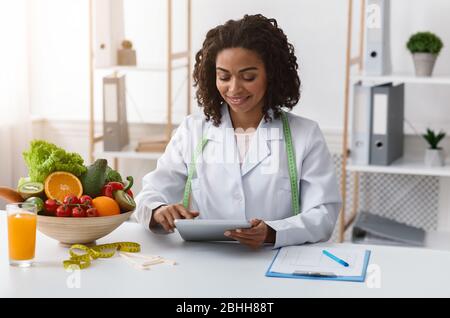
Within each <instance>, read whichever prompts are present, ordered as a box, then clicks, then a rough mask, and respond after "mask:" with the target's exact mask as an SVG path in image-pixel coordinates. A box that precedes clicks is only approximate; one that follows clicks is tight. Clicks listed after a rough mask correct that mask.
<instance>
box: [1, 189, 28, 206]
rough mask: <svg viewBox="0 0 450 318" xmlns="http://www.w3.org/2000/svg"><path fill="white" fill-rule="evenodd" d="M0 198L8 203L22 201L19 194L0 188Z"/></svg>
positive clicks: (12, 190)
mask: <svg viewBox="0 0 450 318" xmlns="http://www.w3.org/2000/svg"><path fill="white" fill-rule="evenodd" d="M0 198H1V199H4V200H5V201H7V202H10V203H14V202H23V201H24V200H23V198H22V196H21V195H20V194H19V192H17V191H16V190H14V189H12V188H8V187H0Z"/></svg>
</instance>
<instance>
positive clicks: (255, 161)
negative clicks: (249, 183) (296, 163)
mask: <svg viewBox="0 0 450 318" xmlns="http://www.w3.org/2000/svg"><path fill="white" fill-rule="evenodd" d="M270 115H272V114H270ZM282 139H283V130H282V124H281V119H272V122H267V123H266V122H265V121H264V118H263V119H262V120H261V123H260V124H259V126H258V128H257V130H256V133H255V135H254V136H253V137H252V139H251V141H250V145H249V149H248V152H247V155H246V156H245V159H244V162H243V163H242V170H241V175H242V177H243V176H245V175H246V174H247V173H248V172H249V171H251V170H252V169H253V168H255V167H256V166H258V165H259V164H260V163H261V162H262V161H263V160H264V159H266V158H267V157H268V156H269V155H271V148H269V143H270V142H271V141H273V140H275V141H276V142H279V140H282ZM278 149H280V147H278ZM273 155H274V156H278V155H279V154H278V152H276V153H273Z"/></svg>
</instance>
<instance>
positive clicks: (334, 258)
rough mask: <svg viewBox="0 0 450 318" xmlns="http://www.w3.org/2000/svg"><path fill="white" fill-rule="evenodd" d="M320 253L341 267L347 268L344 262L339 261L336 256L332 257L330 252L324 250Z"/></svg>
mask: <svg viewBox="0 0 450 318" xmlns="http://www.w3.org/2000/svg"><path fill="white" fill-rule="evenodd" d="M322 252H323V253H324V254H325V255H326V256H328V257H329V258H331V259H332V260H333V261H336V262H338V263H339V264H341V265H343V266H345V267H348V266H349V265H348V263H347V262H346V261H344V260H342V259H340V258H339V257H337V256H334V255H333V254H331V253H330V252H328V251H326V250H323V251H322Z"/></svg>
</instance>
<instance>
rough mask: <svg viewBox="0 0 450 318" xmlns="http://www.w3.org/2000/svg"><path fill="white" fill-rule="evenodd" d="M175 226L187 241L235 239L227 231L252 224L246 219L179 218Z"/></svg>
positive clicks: (244, 227)
mask: <svg viewBox="0 0 450 318" xmlns="http://www.w3.org/2000/svg"><path fill="white" fill-rule="evenodd" d="M175 227H176V228H177V230H178V232H179V233H180V235H181V237H182V238H183V239H184V240H185V241H234V240H233V239H232V238H229V237H226V236H225V235H224V233H225V231H227V230H236V229H246V228H250V227H251V224H250V222H248V221H245V220H198V219H190V220H186V219H177V220H175Z"/></svg>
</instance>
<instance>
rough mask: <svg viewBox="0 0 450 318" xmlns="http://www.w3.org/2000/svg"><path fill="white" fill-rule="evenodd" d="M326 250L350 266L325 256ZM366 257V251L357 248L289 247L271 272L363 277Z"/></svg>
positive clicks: (280, 252)
mask: <svg viewBox="0 0 450 318" xmlns="http://www.w3.org/2000/svg"><path fill="white" fill-rule="evenodd" d="M324 249H325V250H327V251H329V252H330V253H332V254H333V255H336V256H337V257H339V258H340V259H343V260H345V261H346V262H347V263H348V264H349V266H348V267H344V266H343V265H341V264H339V263H337V262H336V261H334V260H332V259H331V258H329V257H327V256H326V255H324V254H323V253H322V251H323V250H324ZM365 256H366V250H365V249H362V248H355V247H351V248H345V247H339V248H327V247H323V246H322V247H310V246H287V247H283V248H281V250H280V251H279V253H278V255H277V258H276V259H275V261H274V262H273V264H272V267H271V269H270V271H271V272H275V273H280V274H293V273H294V272H329V273H334V274H335V275H337V276H361V275H362V274H363V272H364V265H365Z"/></svg>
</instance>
